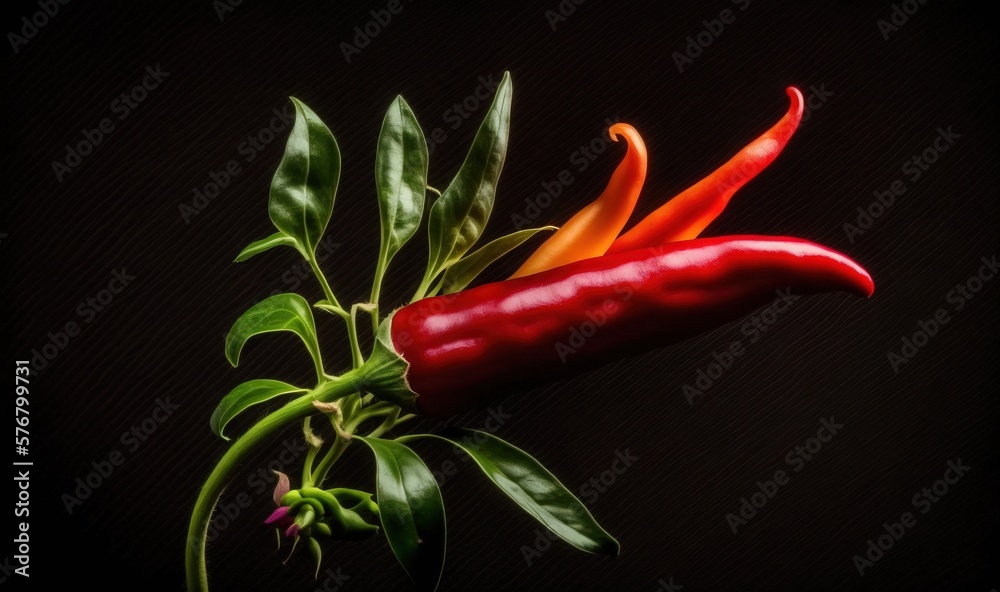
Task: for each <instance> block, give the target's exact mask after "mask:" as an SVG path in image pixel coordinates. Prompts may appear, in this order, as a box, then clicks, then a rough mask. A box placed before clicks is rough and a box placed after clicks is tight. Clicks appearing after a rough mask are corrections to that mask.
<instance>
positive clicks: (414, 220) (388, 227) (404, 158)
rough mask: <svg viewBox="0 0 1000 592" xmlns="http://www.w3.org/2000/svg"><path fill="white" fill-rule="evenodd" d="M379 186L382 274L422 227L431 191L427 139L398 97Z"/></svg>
mask: <svg viewBox="0 0 1000 592" xmlns="http://www.w3.org/2000/svg"><path fill="white" fill-rule="evenodd" d="M375 186H376V189H377V190H378V211H379V216H380V217H381V220H382V243H381V246H380V248H379V271H378V273H379V274H381V273H382V272H384V271H385V268H386V267H387V266H388V265H389V262H390V261H391V260H392V258H393V256H394V255H395V254H396V253H398V252H399V249H400V248H401V247H402V246H403V245H404V244H405V243H406V241H408V240H410V238H411V237H412V236H413V235H414V234H415V233H416V232H417V229H418V228H419V227H420V218H421V216H422V215H423V212H424V196H425V192H426V188H427V140H425V139H424V132H423V131H421V129H420V124H418V123H417V118H416V116H414V115H413V111H411V110H410V106H409V105H407V104H406V101H404V100H403V97H396V100H395V101H393V102H392V105H390V106H389V110H388V111H387V112H386V114H385V119H384V120H383V121H382V131H381V133H380V134H379V138H378V153H377V154H376V156H375ZM380 279H381V277H378V278H376V281H379V280H380Z"/></svg>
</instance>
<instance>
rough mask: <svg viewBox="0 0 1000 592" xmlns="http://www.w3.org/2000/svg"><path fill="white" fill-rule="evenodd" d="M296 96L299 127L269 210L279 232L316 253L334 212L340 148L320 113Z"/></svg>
mask: <svg viewBox="0 0 1000 592" xmlns="http://www.w3.org/2000/svg"><path fill="white" fill-rule="evenodd" d="M291 99H292V104H294V105H295V125H293V126H292V132H291V133H290V134H289V136H288V142H287V143H286V144H285V155H284V156H283V157H282V158H281V163H280V164H278V170H277V171H276V172H275V173H274V178H273V179H272V180H271V196H270V200H269V202H268V213H269V214H270V216H271V222H273V223H274V225H275V226H276V227H277V228H278V230H280V231H282V232H283V233H285V234H286V235H288V236H290V237H292V238H294V239H295V240H297V241H298V242H299V244H300V245H301V246H302V248H303V249H305V250H306V252H307V253H313V252H315V250H316V244H317V243H319V240H320V238H322V237H323V233H324V232H326V226H327V224H329V223H330V216H331V215H332V214H333V200H334V197H335V196H336V194H337V184H338V183H339V182H340V148H339V147H337V140H335V139H334V137H333V134H332V133H330V130H329V129H328V128H327V127H326V125H325V124H324V123H323V122H322V121H321V120H320V118H319V116H317V115H316V114H315V113H313V111H312V110H311V109H310V108H309V107H306V106H305V105H304V104H303V103H302V102H301V101H299V100H298V99H296V98H295V97H291Z"/></svg>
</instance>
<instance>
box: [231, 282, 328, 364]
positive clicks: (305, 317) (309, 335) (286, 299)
mask: <svg viewBox="0 0 1000 592" xmlns="http://www.w3.org/2000/svg"><path fill="white" fill-rule="evenodd" d="M273 331H291V332H292V333H295V334H296V335H298V336H299V337H301V338H302V342H303V343H305V345H306V349H307V350H309V354H310V355H311V356H313V359H314V360H318V359H319V344H318V343H317V342H316V324H315V321H314V320H313V314H312V309H311V308H310V307H309V303H308V302H306V300H305V298H303V297H301V296H299V295H298V294H275V295H274V296H271V297H270V298H266V299H264V300H261V301H260V302H258V303H257V304H255V305H253V306H252V307H251V308H250V310H248V311H246V312H245V313H243V316H241V317H240V318H239V319H237V320H236V322H235V323H234V324H233V328H232V329H230V330H229V335H226V358H227V359H228V360H229V363H230V364H232V365H233V366H236V365H238V364H239V362H240V352H241V351H242V350H243V345H244V344H245V343H246V342H247V340H248V339H250V338H251V337H253V336H254V335H258V334H260V333H271V332H273Z"/></svg>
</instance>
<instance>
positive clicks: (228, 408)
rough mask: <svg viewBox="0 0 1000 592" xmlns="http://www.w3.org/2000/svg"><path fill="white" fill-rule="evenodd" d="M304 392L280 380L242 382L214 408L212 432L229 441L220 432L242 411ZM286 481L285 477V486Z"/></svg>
mask: <svg viewBox="0 0 1000 592" xmlns="http://www.w3.org/2000/svg"><path fill="white" fill-rule="evenodd" d="M305 390H306V389H302V388H299V387H297V386H295V385H292V384H288V383H287V382H281V381H280V380H268V379H257V380H251V381H249V382H244V383H243V384H241V385H239V386H238V387H236V388H234V389H233V390H232V391H230V393H229V394H228V395H226V396H225V397H223V398H222V401H221V402H220V403H219V406H218V407H216V408H215V412H214V413H212V420H211V425H212V431H213V432H215V435H217V436H219V437H220V438H222V439H223V440H229V437H228V436H226V435H225V434H223V433H222V432H223V430H225V429H226V424H228V423H229V421H230V420H231V419H233V418H234V417H236V416H237V415H239V414H240V413H242V412H243V411H245V410H247V409H249V408H250V407H253V406H254V405H259V404H261V403H264V402H266V401H270V400H271V399H274V398H275V397H280V396H282V395H291V394H293V393H304V392H305ZM287 480H288V478H287V477H285V483H286V485H287ZM279 483H280V481H279Z"/></svg>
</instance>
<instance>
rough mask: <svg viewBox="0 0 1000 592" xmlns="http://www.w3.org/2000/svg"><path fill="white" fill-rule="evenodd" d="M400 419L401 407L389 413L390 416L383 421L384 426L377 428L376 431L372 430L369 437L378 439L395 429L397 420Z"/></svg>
mask: <svg viewBox="0 0 1000 592" xmlns="http://www.w3.org/2000/svg"><path fill="white" fill-rule="evenodd" d="M398 417H399V407H397V408H396V409H394V410H393V411H391V412H390V413H389V415H387V416H386V417H385V419H384V420H382V424H381V425H380V426H378V427H377V428H375V429H374V430H372V431H371V433H369V434H368V437H369V438H378V437H379V436H381V435H382V434H384V433H386V432H388V431H389V430H391V429H392V428H393V427H395V425H396V418H398Z"/></svg>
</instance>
